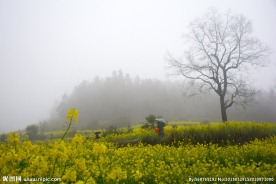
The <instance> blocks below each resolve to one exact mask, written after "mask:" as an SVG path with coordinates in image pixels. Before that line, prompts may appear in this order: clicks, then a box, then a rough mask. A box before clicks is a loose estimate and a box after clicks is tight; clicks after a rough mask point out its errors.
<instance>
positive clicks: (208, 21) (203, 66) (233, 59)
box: [168, 9, 270, 122]
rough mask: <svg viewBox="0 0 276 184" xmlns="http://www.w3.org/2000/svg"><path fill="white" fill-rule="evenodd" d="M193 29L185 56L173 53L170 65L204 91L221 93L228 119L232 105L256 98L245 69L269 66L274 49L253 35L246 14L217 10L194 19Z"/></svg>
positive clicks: (225, 117) (225, 116) (174, 70)
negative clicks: (271, 50)
mask: <svg viewBox="0 0 276 184" xmlns="http://www.w3.org/2000/svg"><path fill="white" fill-rule="evenodd" d="M189 30H190V32H189V33H188V34H186V35H185V38H186V41H188V43H190V48H189V49H188V50H187V51H186V52H185V56H186V57H185V59H182V58H178V59H176V58H175V57H172V56H169V57H168V62H169V67H170V68H171V69H172V70H173V73H174V74H176V75H180V76H183V77H185V78H186V79H188V80H189V81H190V82H191V83H192V84H196V85H197V89H198V90H199V92H200V93H206V92H210V91H214V92H215V93H216V94H218V96H219V99H220V107H221V116H222V121H223V122H226V121H227V113H226V110H227V109H228V108H230V107H231V106H232V105H233V104H240V105H243V106H244V105H246V103H247V102H248V101H250V100H252V97H253V96H254V94H255V93H256V92H255V90H254V89H253V88H251V87H250V86H249V83H248V81H247V80H246V79H245V78H244V75H243V74H244V71H247V70H248V67H249V66H255V67H262V66H265V65H266V64H267V60H266V59H267V57H268V56H269V55H270V49H269V47H268V46H266V45H264V44H263V43H261V42H260V41H259V40H258V39H256V38H254V37H253V36H252V35H251V33H252V24H251V22H250V21H249V20H248V19H247V18H245V17H244V16H243V15H231V14H230V13H229V12H227V13H226V14H219V13H218V12H217V11H216V10H214V9H213V10H211V11H210V12H209V13H208V14H207V15H205V16H203V17H202V18H200V19H196V20H194V21H193V22H191V24H190V26H189Z"/></svg>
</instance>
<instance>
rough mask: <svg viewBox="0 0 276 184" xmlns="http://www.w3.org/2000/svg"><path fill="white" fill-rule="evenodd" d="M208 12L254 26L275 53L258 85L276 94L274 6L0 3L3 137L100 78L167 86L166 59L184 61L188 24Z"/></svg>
mask: <svg viewBox="0 0 276 184" xmlns="http://www.w3.org/2000/svg"><path fill="white" fill-rule="evenodd" d="M210 7H215V8H217V9H218V10H219V12H225V11H227V10H229V9H230V10H231V11H232V12H233V13H242V14H243V15H245V16H246V17H247V18H249V19H250V20H252V23H253V31H254V34H255V35H256V36H257V37H258V38H259V39H260V40H261V41H263V42H264V43H267V44H268V45H270V47H271V48H272V50H273V51H274V54H272V56H271V65H270V66H269V67H267V68H263V69H260V70H258V71H257V72H256V75H254V76H252V78H253V79H254V81H255V86H256V87H258V88H260V89H269V88H276V87H275V85H276V72H275V71H276V62H275V60H276V55H275V50H276V36H275V33H276V24H275V20H276V1H275V0H242V1H241V0H224V1H221V0H209V1H208V0H197V1H192V0H190V1H185V0H145V1H143V0H118V1H112V0H109V1H108V0H106V1H105V0H95V1H92V0H91V1H88V0H87V1H84V0H78V1H70V0H44V1H38V0H24V1H21V0H17V1H14V0H0V133H1V132H6V131H13V130H18V129H23V128H25V127H26V125H28V124H33V123H37V122H39V121H42V120H44V119H46V118H48V117H49V115H50V113H51V110H52V108H53V106H54V104H55V103H58V102H59V101H60V100H61V98H62V96H63V94H65V93H66V94H71V93H72V90H73V89H74V87H75V86H77V85H78V84H80V83H81V81H83V80H93V78H94V77H95V76H100V77H106V76H111V75H112V71H114V70H119V69H121V70H122V71H123V72H125V73H129V74H131V76H139V77H141V78H143V79H145V78H155V79H159V80H167V79H168V77H167V74H168V73H169V71H168V70H167V69H166V60H165V56H166V54H167V53H168V52H170V53H172V54H174V55H177V56H181V55H182V54H183V49H184V47H185V43H184V41H183V38H182V35H183V34H184V33H185V32H186V31H187V26H188V24H189V23H190V22H191V21H192V20H193V19H194V18H196V17H200V16H202V15H203V14H205V13H206V12H207V11H208V9H209V8H210ZM170 80H174V79H173V78H170Z"/></svg>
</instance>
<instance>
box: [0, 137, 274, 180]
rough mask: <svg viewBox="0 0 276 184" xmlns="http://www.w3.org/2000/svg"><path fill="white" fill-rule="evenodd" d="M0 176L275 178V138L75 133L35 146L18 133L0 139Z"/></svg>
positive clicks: (84, 178) (172, 178) (72, 178)
mask: <svg viewBox="0 0 276 184" xmlns="http://www.w3.org/2000/svg"><path fill="white" fill-rule="evenodd" d="M0 168H1V169H0V175H1V176H6V175H11V176H22V177H26V178H27V177H29V178H30V177H55V178H62V182H63V183H186V182H188V181H189V178H198V177H220V178H224V177H274V179H275V178H276V136H274V137H270V138H268V139H265V140H257V139H256V140H255V141H253V142H251V143H247V144H244V145H242V146H241V145H229V146H224V147H220V146H218V145H216V144H197V145H193V144H181V143H179V144H178V146H168V145H167V146H164V145H160V144H157V145H154V146H153V145H143V144H141V143H138V145H135V146H131V145H128V146H125V147H116V146H114V145H113V144H112V143H108V142H106V140H104V139H102V140H100V141H97V142H96V141H95V140H93V139H86V138H85V137H83V136H82V135H80V134H76V135H75V137H73V138H72V139H71V140H66V141H64V140H56V141H53V142H46V141H45V142H44V143H40V144H34V143H32V142H30V141H29V140H26V141H23V142H21V141H20V139H19V136H18V135H17V134H11V135H9V139H8V142H7V143H0Z"/></svg>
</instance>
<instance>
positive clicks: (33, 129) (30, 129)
mask: <svg viewBox="0 0 276 184" xmlns="http://www.w3.org/2000/svg"><path fill="white" fill-rule="evenodd" d="M26 134H27V135H28V136H29V139H30V140H35V139H37V137H38V126H37V125H28V126H27V127H26Z"/></svg>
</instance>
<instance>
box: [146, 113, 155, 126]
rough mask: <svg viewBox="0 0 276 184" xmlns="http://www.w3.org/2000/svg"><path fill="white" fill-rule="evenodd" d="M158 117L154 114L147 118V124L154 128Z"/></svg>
mask: <svg viewBox="0 0 276 184" xmlns="http://www.w3.org/2000/svg"><path fill="white" fill-rule="evenodd" d="M155 119H156V116H155V115H153V114H150V115H149V116H147V117H146V121H147V123H149V124H151V127H152V128H154V122H155Z"/></svg>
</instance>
